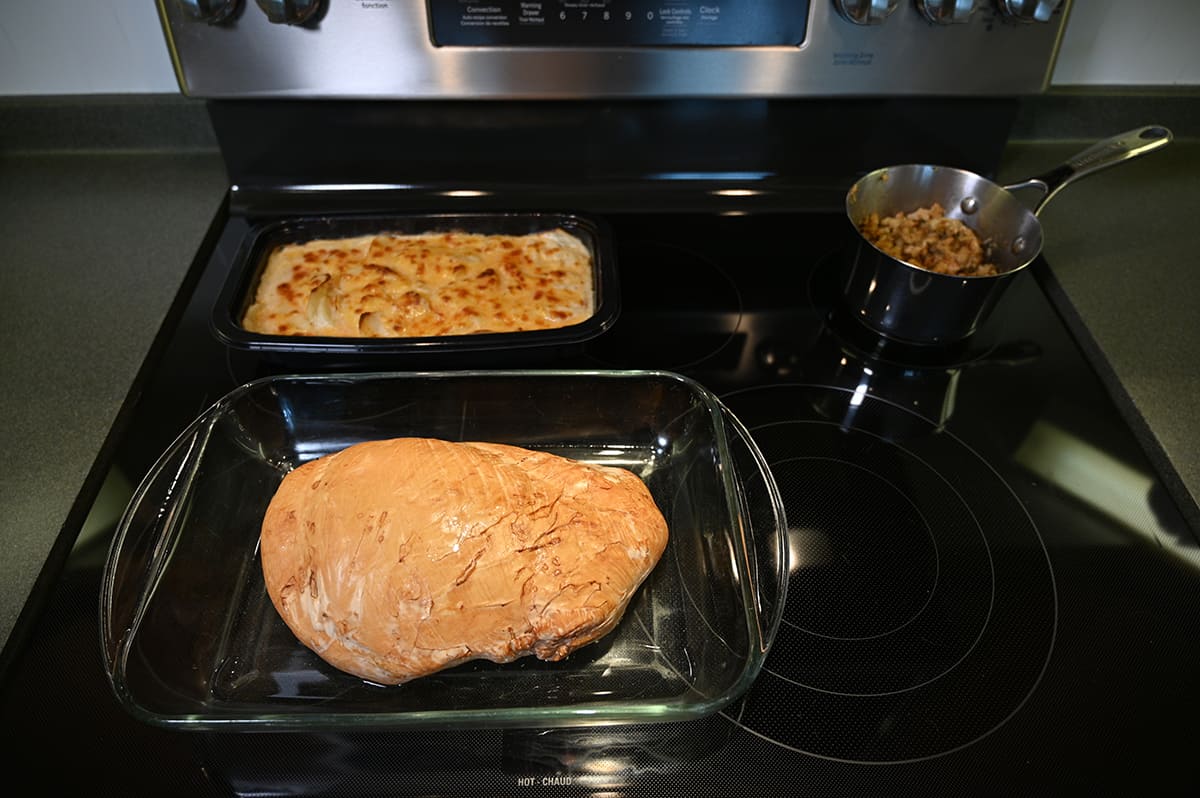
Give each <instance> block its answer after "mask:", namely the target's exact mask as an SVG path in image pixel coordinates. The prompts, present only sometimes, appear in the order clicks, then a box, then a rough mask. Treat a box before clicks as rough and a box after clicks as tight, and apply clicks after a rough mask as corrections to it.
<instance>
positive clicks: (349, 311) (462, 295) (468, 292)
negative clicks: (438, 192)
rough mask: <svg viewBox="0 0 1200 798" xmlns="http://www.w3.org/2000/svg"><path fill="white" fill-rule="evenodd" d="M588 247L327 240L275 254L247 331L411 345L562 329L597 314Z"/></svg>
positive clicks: (427, 237) (466, 237)
mask: <svg viewBox="0 0 1200 798" xmlns="http://www.w3.org/2000/svg"><path fill="white" fill-rule="evenodd" d="M594 302H595V298H594V287H593V263H592V257H591V253H590V251H589V250H588V248H587V246H586V245H585V244H584V243H583V242H582V241H580V240H579V239H578V238H577V237H575V236H573V235H571V234H570V233H567V232H565V231H563V230H550V231H546V232H541V233H531V234H529V235H523V236H505V235H484V234H478V233H465V232H447V233H422V234H413V235H399V234H380V235H368V236H361V237H357V238H343V239H320V240H316V241H309V242H307V243H303V244H288V245H285V246H281V247H278V248H276V249H275V250H273V251H272V252H271V254H270V255H269V257H268V260H267V264H266V266H265V267H264V268H263V272H262V275H261V277H260V278H259V282H258V285H257V288H256V290H255V295H254V301H253V303H252V304H251V305H250V306H249V308H248V309H247V310H246V313H245V315H244V316H243V318H242V327H243V328H244V329H246V330H247V331H248V332H253V333H262V334H268V335H303V336H324V337H340V338H413V337H425V336H443V335H464V334H471V333H484V332H518V331H523V330H542V329H554V328H558V327H565V326H568V325H572V324H578V323H580V322H582V321H585V320H587V319H588V318H590V317H591V316H592V314H593V313H594V308H593V305H594Z"/></svg>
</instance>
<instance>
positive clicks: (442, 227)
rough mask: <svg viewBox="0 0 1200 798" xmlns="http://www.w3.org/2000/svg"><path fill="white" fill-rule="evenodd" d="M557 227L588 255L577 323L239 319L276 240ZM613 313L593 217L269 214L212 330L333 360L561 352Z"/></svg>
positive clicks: (612, 288) (612, 274)
mask: <svg viewBox="0 0 1200 798" xmlns="http://www.w3.org/2000/svg"><path fill="white" fill-rule="evenodd" d="M556 228H561V229H563V230H565V231H566V232H568V233H570V234H572V235H574V236H576V237H577V238H579V239H580V240H581V241H582V242H583V243H584V244H585V245H586V246H587V248H588V250H589V251H590V253H591V256H592V272H593V289H594V292H595V294H594V296H595V307H594V310H593V313H592V315H591V316H590V317H589V318H588V319H586V320H585V321H582V322H580V323H578V324H573V325H570V326H567V327H559V328H556V329H549V330H528V331H520V332H503V333H474V334H468V335H442V336H431V337H420V338H417V337H408V338H399V337H398V338H335V337H318V336H289V335H266V334H262V333H255V332H251V331H249V330H247V329H245V328H244V327H243V326H242V324H241V319H242V318H243V316H244V314H245V312H246V309H247V308H248V307H249V305H250V303H251V302H252V301H253V298H254V293H255V289H256V287H257V285H258V281H259V279H260V277H261V276H262V273H263V270H264V268H265V267H266V264H267V258H268V257H269V256H270V254H271V252H272V250H274V249H275V248H276V247H278V246H280V245H283V244H291V243H302V242H305V241H310V240H313V239H317V238H340V237H350V236H360V235H369V234H372V233H381V234H382V233H400V234H419V233H426V232H447V231H462V232H469V233H481V234H485V235H524V234H527V233H536V232H541V231H544V230H553V229H556ZM619 313H620V291H619V290H618V287H617V268H616V262H615V257H614V254H613V246H612V237H611V233H610V230H609V228H608V226H607V225H606V224H605V223H604V222H603V221H602V220H600V219H595V218H586V217H582V216H578V215H575V214H569V213H426V214H390V215H369V216H317V217H297V218H291V219H286V220H276V221H272V222H267V223H263V224H261V225H258V226H256V227H255V228H253V229H252V230H251V232H250V233H249V234H248V235H247V236H246V239H245V240H244V242H243V243H242V246H241V248H240V249H239V251H238V254H237V257H236V259H235V262H234V266H233V268H232V269H231V270H230V273H229V276H228V278H227V279H226V282H225V285H224V287H223V288H222V290H221V293H220V294H219V296H218V298H217V302H216V305H215V306H214V308H213V316H212V325H211V326H212V329H213V332H214V334H215V335H216V336H217V338H218V339H219V340H221V341H222V342H224V343H225V344H227V345H229V346H232V347H236V348H238V349H245V350H252V351H256V352H260V353H267V354H273V355H276V356H282V357H283V359H284V360H287V361H291V360H293V357H292V356H300V359H305V358H306V357H307V356H324V357H328V356H335V357H338V359H339V360H341V361H346V360H351V361H353V360H357V359H359V358H362V359H364V360H367V359H371V357H372V356H374V355H389V356H397V355H412V356H418V357H421V358H422V359H425V358H427V357H428V356H452V355H458V354H462V353H474V354H501V353H505V352H530V351H535V350H537V351H540V350H554V351H555V352H558V351H561V350H562V349H563V348H566V347H572V346H574V345H577V344H582V343H583V342H585V341H588V340H590V339H592V338H594V337H596V336H598V335H600V334H601V333H602V332H604V331H605V330H607V329H609V328H610V327H611V326H612V325H613V323H614V322H615V321H616V319H617V316H618V314H619Z"/></svg>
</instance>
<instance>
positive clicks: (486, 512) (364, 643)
mask: <svg viewBox="0 0 1200 798" xmlns="http://www.w3.org/2000/svg"><path fill="white" fill-rule="evenodd" d="M666 543H667V524H666V521H665V519H664V518H663V516H662V514H661V513H660V511H659V509H658V507H657V506H656V504H655V502H654V499H653V497H652V496H651V494H650V492H649V490H648V489H647V487H646V485H645V483H644V482H643V481H642V480H641V479H640V478H639V477H638V476H636V475H635V474H633V473H632V472H630V471H627V470H625V469H621V468H615V467H606V466H596V465H591V464H586V463H582V462H578V461H575V460H571V459H569V458H564V457H560V456H556V455H553V454H549V453H545V452H537V451H532V450H527V449H523V448H519V447H514V446H506V445H501V444H491V443H451V442H447V441H442V440H437V439H429V438H397V439H391V440H381V441H371V442H366V443H360V444H356V445H353V446H350V447H349V448H347V449H344V450H342V451H339V452H337V453H335V454H331V455H327V456H325V457H322V458H319V459H317V460H313V461H310V462H308V463H306V464H304V465H302V466H300V467H298V468H296V469H295V470H293V471H291V472H290V473H289V474H288V475H287V476H286V477H285V478H284V480H283V481H282V483H281V484H280V485H279V488H278V489H277V491H276V493H275V495H274V497H273V499H272V500H271V502H270V505H269V507H268V509H267V512H266V516H265V518H264V520H263V524H262V537H261V552H262V568H263V575H264V577H265V579H266V586H267V592H268V594H269V596H270V598H271V600H272V602H273V603H274V604H275V607H276V609H277V610H278V611H279V614H280V616H281V617H282V618H283V620H284V622H285V623H287V625H288V627H290V628H291V630H292V632H293V633H294V634H295V635H296V637H297V638H298V639H299V640H300V642H302V643H303V644H304V645H305V646H307V647H309V648H310V649H312V650H313V651H314V652H316V653H317V654H318V655H319V656H321V657H322V658H323V659H324V660H326V661H327V662H328V663H330V664H331V665H333V666H334V667H336V668H338V669H340V670H342V671H345V672H347V673H350V674H353V675H356V676H359V677H361V678H363V679H367V680H370V681H373V682H378V683H381V684H399V683H402V682H406V681H409V680H411V679H415V678H418V677H420V676H424V675H427V674H430V673H433V672H435V671H438V670H441V669H443V668H447V667H450V666H453V665H457V664H459V663H462V662H465V661H467V660H472V659H480V658H482V659H487V660H492V661H494V662H509V661H512V660H514V659H516V658H518V657H523V656H527V655H534V656H536V657H539V658H541V659H545V660H559V659H562V658H563V657H566V656H567V655H568V654H569V653H571V652H572V651H574V650H576V649H578V648H579V647H580V646H583V645H586V644H588V643H591V642H593V641H595V640H598V639H599V638H601V637H603V636H604V635H606V634H608V633H609V632H610V631H611V630H612V629H613V628H614V627H615V626H616V624H617V622H618V621H619V620H620V619H621V617H622V615H623V614H624V612H625V609H626V607H627V606H628V604H629V601H630V599H631V598H632V596H633V595H634V593H635V591H636V590H637V589H638V587H639V586H640V585H641V584H642V582H643V581H644V580H645V578H646V577H647V576H648V575H649V573H650V572H651V570H652V569H653V568H654V566H655V564H656V563H657V562H658V560H659V559H660V557H661V556H662V552H663V549H664V548H665V546H666Z"/></svg>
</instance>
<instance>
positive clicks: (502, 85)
mask: <svg viewBox="0 0 1200 798" xmlns="http://www.w3.org/2000/svg"><path fill="white" fill-rule="evenodd" d="M157 2H158V9H159V14H160V16H161V17H162V21H163V28H164V31H165V33H166V38H167V44H168V47H169V48H170V52H171V55H172V59H173V61H174V64H175V68H176V73H177V75H178V78H179V83H180V86H181V88H182V90H183V92H184V93H185V94H187V95H189V96H194V97H204V98H234V97H258V98H268V97H291V98H322V97H330V98H371V99H380V98H383V99H386V98H397V99H403V98H431V99H433V98H446V99H479V98H489V97H494V98H503V99H521V98H589V97H612V98H619V97H710V98H711V97H741V98H745V97H855V96H860V97H866V96H873V97H879V96H900V95H924V96H934V95H940V96H946V95H962V96H1005V95H1020V94H1029V93H1036V92H1040V91H1042V90H1043V89H1044V88H1045V87H1046V85H1047V84H1048V83H1049V78H1050V74H1051V71H1052V69H1053V65H1054V59H1055V56H1056V54H1057V52H1058V46H1059V42H1060V41H1061V38H1062V33H1063V30H1064V28H1065V26H1066V24H1067V20H1068V17H1069V14H1070V6H1071V3H1072V0H337V1H336V2H334V0H157Z"/></svg>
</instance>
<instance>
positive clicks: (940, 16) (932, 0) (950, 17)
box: [917, 0, 976, 25]
mask: <svg viewBox="0 0 1200 798" xmlns="http://www.w3.org/2000/svg"><path fill="white" fill-rule="evenodd" d="M975 5H976V0H917V8H919V9H921V13H922V14H924V15H925V19H927V20H929V21H930V22H936V23H937V24H939V25H953V24H954V23H957V22H969V21H970V20H971V15H972V14H974V13H975Z"/></svg>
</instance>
